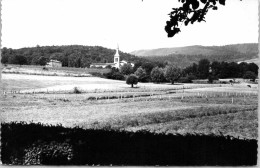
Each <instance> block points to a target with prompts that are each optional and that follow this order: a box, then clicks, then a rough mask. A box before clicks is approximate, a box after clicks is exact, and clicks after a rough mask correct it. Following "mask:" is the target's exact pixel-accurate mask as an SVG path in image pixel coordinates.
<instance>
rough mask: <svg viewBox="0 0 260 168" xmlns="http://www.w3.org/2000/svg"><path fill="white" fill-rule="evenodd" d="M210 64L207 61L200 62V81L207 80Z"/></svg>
mask: <svg viewBox="0 0 260 168" xmlns="http://www.w3.org/2000/svg"><path fill="white" fill-rule="evenodd" d="M209 67H210V62H209V60H207V59H202V60H200V61H199V65H198V74H199V78H200V79H207V77H208V75H209Z"/></svg>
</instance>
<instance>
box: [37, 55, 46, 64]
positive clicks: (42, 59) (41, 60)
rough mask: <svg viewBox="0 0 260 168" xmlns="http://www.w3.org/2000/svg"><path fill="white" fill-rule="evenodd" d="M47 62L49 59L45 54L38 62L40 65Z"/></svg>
mask: <svg viewBox="0 0 260 168" xmlns="http://www.w3.org/2000/svg"><path fill="white" fill-rule="evenodd" d="M46 63H47V59H46V58H45V57H44V56H41V57H40V58H39V59H38V64H40V65H46Z"/></svg>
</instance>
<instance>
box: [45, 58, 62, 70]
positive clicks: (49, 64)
mask: <svg viewBox="0 0 260 168" xmlns="http://www.w3.org/2000/svg"><path fill="white" fill-rule="evenodd" d="M46 67H53V68H59V67H62V63H61V62H60V61H58V60H50V61H49V62H47V64H46Z"/></svg>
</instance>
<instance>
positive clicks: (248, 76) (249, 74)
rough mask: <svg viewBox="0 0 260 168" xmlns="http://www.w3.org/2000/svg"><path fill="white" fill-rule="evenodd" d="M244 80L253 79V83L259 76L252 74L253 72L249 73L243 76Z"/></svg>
mask: <svg viewBox="0 0 260 168" xmlns="http://www.w3.org/2000/svg"><path fill="white" fill-rule="evenodd" d="M243 78H244V79H252V80H253V81H255V79H256V78H257V75H256V74H255V73H254V72H252V71H247V72H246V73H245V75H244V76H243Z"/></svg>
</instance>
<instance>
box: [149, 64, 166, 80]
mask: <svg viewBox="0 0 260 168" xmlns="http://www.w3.org/2000/svg"><path fill="white" fill-rule="evenodd" d="M151 79H152V81H153V82H156V83H160V82H163V81H164V80H165V78H164V72H163V69H162V68H159V67H155V68H153V70H152V71H151Z"/></svg>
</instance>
